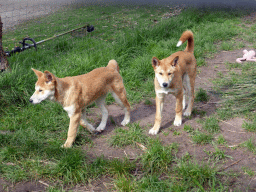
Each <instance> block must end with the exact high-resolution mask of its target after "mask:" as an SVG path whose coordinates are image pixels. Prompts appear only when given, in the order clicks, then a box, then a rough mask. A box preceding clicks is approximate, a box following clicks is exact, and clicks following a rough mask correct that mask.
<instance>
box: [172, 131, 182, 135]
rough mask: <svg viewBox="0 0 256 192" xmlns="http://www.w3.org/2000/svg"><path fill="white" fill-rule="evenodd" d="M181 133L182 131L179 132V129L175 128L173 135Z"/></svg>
mask: <svg viewBox="0 0 256 192" xmlns="http://www.w3.org/2000/svg"><path fill="white" fill-rule="evenodd" d="M180 134H181V132H179V131H177V130H175V131H174V132H173V135H180Z"/></svg>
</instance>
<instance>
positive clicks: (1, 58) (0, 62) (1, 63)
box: [0, 16, 10, 72]
mask: <svg viewBox="0 0 256 192" xmlns="http://www.w3.org/2000/svg"><path fill="white" fill-rule="evenodd" d="M2 29H3V23H2V21H1V16H0V70H1V72H3V71H4V70H6V69H7V68H9V69H10V67H9V64H8V60H7V56H6V54H5V52H4V49H3V46H2Z"/></svg>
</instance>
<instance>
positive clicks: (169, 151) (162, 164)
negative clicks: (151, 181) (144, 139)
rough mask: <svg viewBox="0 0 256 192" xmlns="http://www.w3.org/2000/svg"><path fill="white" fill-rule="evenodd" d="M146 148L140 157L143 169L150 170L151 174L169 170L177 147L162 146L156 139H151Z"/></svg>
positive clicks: (174, 144)
mask: <svg viewBox="0 0 256 192" xmlns="http://www.w3.org/2000/svg"><path fill="white" fill-rule="evenodd" d="M147 148H148V150H147V151H146V152H145V153H144V154H143V155H142V156H141V162H142V165H143V167H144V168H146V169H150V170H151V173H153V172H155V171H161V170H163V171H166V170H168V169H169V166H170V164H171V162H172V160H173V159H174V152H175V151H177V149H178V145H177V144H176V143H173V144H171V145H170V146H163V145H162V143H161V142H160V141H159V140H158V139H152V140H150V142H149V145H148V146H147Z"/></svg>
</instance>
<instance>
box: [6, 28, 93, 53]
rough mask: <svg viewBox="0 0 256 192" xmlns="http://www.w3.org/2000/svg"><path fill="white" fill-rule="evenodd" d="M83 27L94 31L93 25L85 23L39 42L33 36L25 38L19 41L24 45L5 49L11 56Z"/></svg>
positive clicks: (88, 30)
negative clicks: (9, 49)
mask: <svg viewBox="0 0 256 192" xmlns="http://www.w3.org/2000/svg"><path fill="white" fill-rule="evenodd" d="M83 28H86V31H87V32H92V31H94V27H93V25H85V26H83V27H79V28H76V29H72V30H70V31H67V32H65V33H61V34H59V35H54V36H53V37H50V38H47V39H44V40H41V41H38V42H35V40H34V39H32V38H24V39H23V41H22V42H21V41H20V42H19V43H20V44H22V47H15V48H14V49H13V50H11V51H5V54H6V55H7V56H9V57H10V56H11V55H13V54H15V53H19V52H22V51H25V50H26V49H29V48H31V47H35V49H36V50H37V45H38V44H41V43H44V42H46V41H49V40H52V39H54V38H56V37H60V36H62V35H65V34H67V33H71V32H73V31H76V30H78V29H83ZM26 41H31V42H32V43H33V44H29V43H26Z"/></svg>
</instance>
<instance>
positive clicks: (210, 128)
mask: <svg viewBox="0 0 256 192" xmlns="http://www.w3.org/2000/svg"><path fill="white" fill-rule="evenodd" d="M202 127H203V129H204V130H206V131H207V132H209V133H217V132H219V131H220V126H219V121H218V119H216V118H215V117H208V118H206V119H205V120H204V121H203V126H202Z"/></svg>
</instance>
